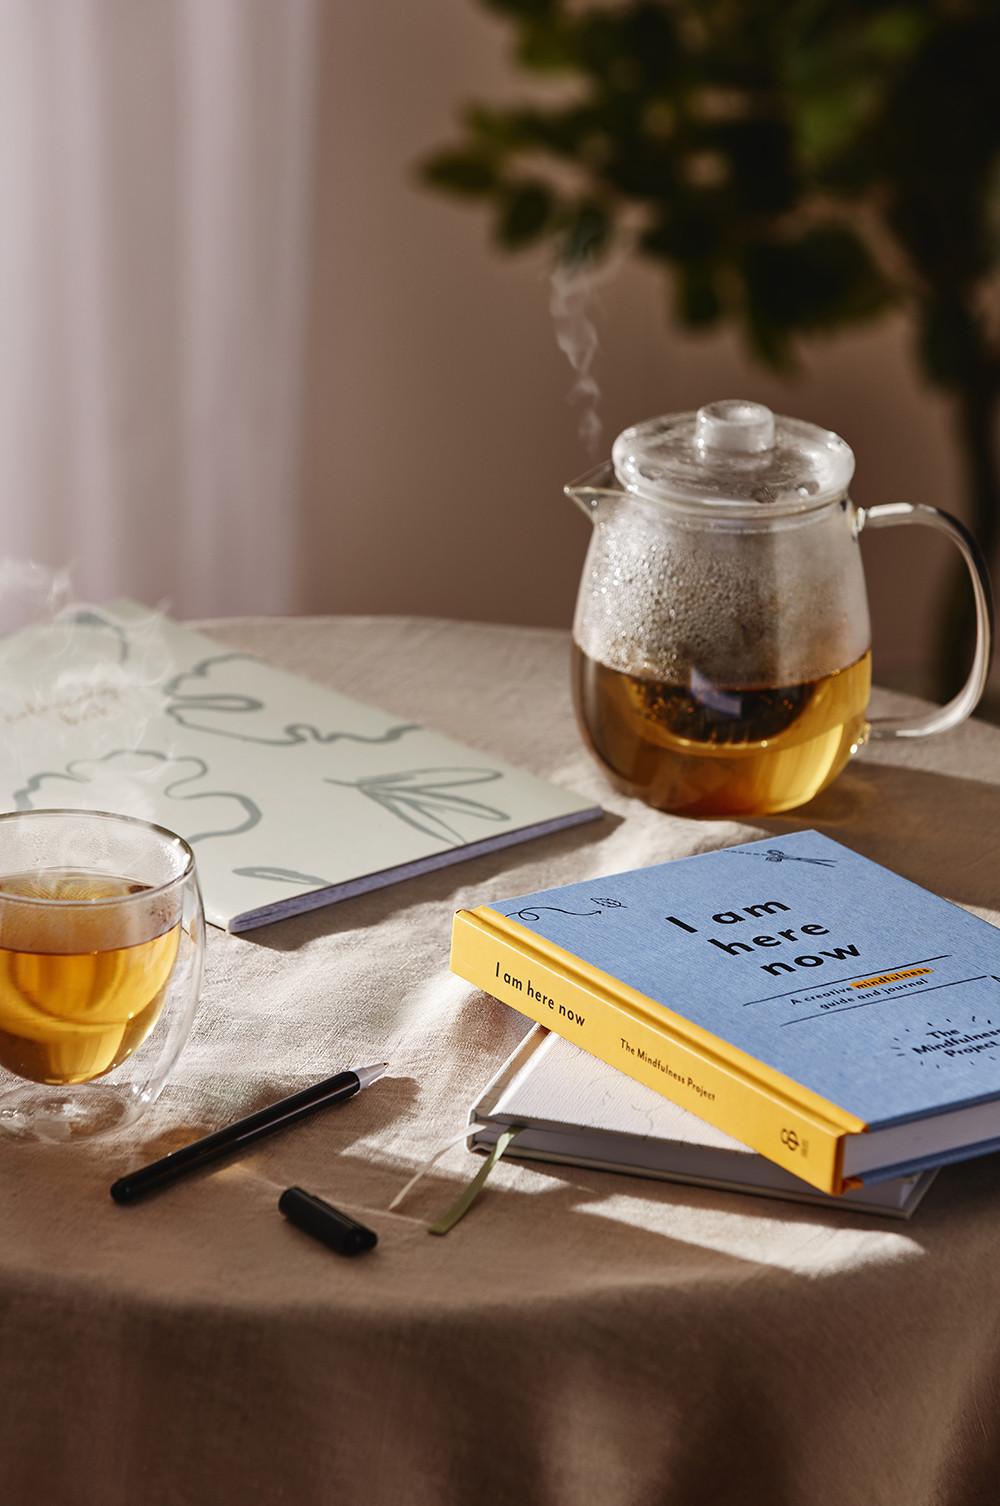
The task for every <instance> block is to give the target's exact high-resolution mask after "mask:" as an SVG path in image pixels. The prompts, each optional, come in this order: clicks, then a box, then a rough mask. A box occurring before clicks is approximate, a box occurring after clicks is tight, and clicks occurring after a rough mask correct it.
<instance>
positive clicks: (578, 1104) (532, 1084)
mask: <svg viewBox="0 0 1000 1506" xmlns="http://www.w3.org/2000/svg"><path fill="white" fill-rule="evenodd" d="M515 1125H516V1126H518V1128H519V1133H518V1136H517V1138H516V1139H515V1140H513V1141H512V1142H511V1144H510V1146H509V1148H508V1149H507V1151H506V1152H505V1158H511V1157H513V1158H515V1159H519V1160H526V1161H553V1162H557V1163H559V1164H562V1165H568V1166H591V1167H593V1168H595V1170H597V1171H614V1172H620V1173H622V1174H623V1175H626V1176H635V1177H654V1178H656V1179H657V1180H660V1181H666V1182H686V1183H690V1184H693V1185H695V1186H698V1187H717V1188H720V1189H721V1190H723V1191H727V1192H744V1193H750V1194H752V1195H754V1196H757V1197H776V1198H781V1199H782V1200H788V1201H790V1202H796V1203H815V1204H820V1205H826V1206H827V1207H834V1208H837V1209H842V1208H846V1209H849V1210H851V1211H853V1212H857V1213H878V1214H881V1215H883V1216H885V1217H889V1218H909V1217H910V1215H911V1214H912V1213H913V1212H914V1210H915V1209H916V1207H917V1205H918V1204H919V1203H920V1201H921V1200H922V1198H923V1196H924V1194H925V1193H926V1191H927V1189H928V1187H929V1186H930V1184H931V1182H932V1181H933V1180H934V1177H935V1176H936V1175H937V1173H936V1172H934V1171H922V1172H917V1173H915V1174H914V1175H912V1176H908V1177H887V1178H886V1179H885V1180H884V1181H881V1182H875V1183H873V1184H872V1185H871V1186H870V1187H859V1188H858V1189H857V1190H856V1191H854V1192H846V1193H844V1195H843V1196H842V1197H839V1198H833V1197H829V1196H828V1195H827V1194H826V1193H822V1192H817V1191H816V1189H815V1188H813V1187H810V1186H809V1185H808V1183H806V1182H803V1181H801V1180H800V1179H799V1178H798V1177H793V1176H792V1174H791V1172H789V1171H785V1170H784V1169H783V1168H782V1167H780V1166H775V1165H774V1163H773V1162H772V1161H769V1160H768V1159H767V1158H766V1157H765V1156H761V1155H758V1154H757V1152H756V1151H752V1150H751V1149H750V1148H749V1146H746V1145H741V1144H740V1142H739V1141H738V1140H734V1139H733V1138H732V1136H731V1135H724V1134H723V1133H722V1131H721V1130H717V1129H715V1127H714V1126H713V1125H711V1124H706V1123H705V1121H704V1119H699V1118H698V1117H697V1115H695V1114H689V1113H688V1112H687V1110H686V1109H681V1108H678V1107H677V1105H676V1104H675V1103H671V1102H670V1100H669V1098H664V1097H663V1095H662V1094H661V1093H654V1092H653V1090H652V1089H651V1088H645V1087H643V1085H642V1083H639V1082H633V1081H632V1079H631V1078H630V1077H626V1076H625V1074H624V1073H623V1072H616V1071H615V1069H614V1067H609V1066H607V1065H606V1064H605V1063H604V1062H602V1061H599V1060H598V1059H597V1057H594V1056H591V1055H589V1054H588V1053H587V1052H586V1051H581V1050H580V1048H579V1047H578V1046H573V1045H571V1044H570V1042H569V1041H567V1040H564V1039H563V1038H562V1036H559V1035H556V1034H554V1033H553V1032H552V1031H551V1030H546V1029H545V1027H544V1026H542V1025H536V1026H535V1027H534V1029H533V1030H529V1032H528V1034H527V1035H526V1036H525V1038H524V1040H523V1041H522V1042H521V1044H520V1045H519V1046H518V1048H517V1050H516V1051H514V1052H513V1054H512V1055H511V1056H510V1057H509V1058H508V1059H507V1061H506V1062H504V1064H503V1066H502V1067H501V1068H500V1071H499V1072H498V1073H497V1075H496V1076H495V1077H494V1078H493V1080H492V1082H490V1083H489V1085H488V1086H487V1087H486V1088H485V1089H484V1090H483V1092H482V1093H481V1094H480V1096H479V1098H478V1100H477V1101H476V1103H475V1104H474V1105H473V1107H472V1109H471V1110H470V1112H469V1137H468V1141H467V1144H468V1146H469V1149H470V1150H474V1151H480V1152H482V1153H484V1154H485V1153H486V1152H487V1151H488V1150H489V1149H490V1148H491V1147H492V1146H493V1145H495V1144H496V1141H497V1139H498V1137H499V1135H500V1134H501V1133H502V1132H503V1131H504V1130H505V1129H510V1128H511V1127H512V1126H515Z"/></svg>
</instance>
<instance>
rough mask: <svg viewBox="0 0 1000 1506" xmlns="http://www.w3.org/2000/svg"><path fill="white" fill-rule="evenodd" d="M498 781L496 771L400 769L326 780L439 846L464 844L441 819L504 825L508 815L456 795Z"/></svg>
mask: <svg viewBox="0 0 1000 1506" xmlns="http://www.w3.org/2000/svg"><path fill="white" fill-rule="evenodd" d="M500 778H502V775H501V774H500V772H499V770H497V769H457V768H439V769H401V770H399V771H398V772H397V773H393V774H372V775H368V776H367V777H364V778H361V779H327V780H325V783H326V784H337V785H341V786H343V787H344V788H347V789H354V790H357V791H358V793H359V794H361V795H364V796H365V797H366V798H367V799H369V800H374V801H375V803H376V804H377V805H380V806H381V807H382V808H383V810H386V811H388V812H389V814H390V815H393V816H395V817H396V818H397V819H398V820H400V821H405V823H406V824H407V826H412V827H415V828H416V830H417V831H422V832H423V833H424V834H425V835H426V836H429V837H434V838H436V839H437V840H438V841H441V842H459V843H462V842H465V841H466V837H465V836H464V835H463V833H462V832H461V831H459V830H457V829H456V827H455V826H452V825H449V823H448V821H446V820H445V815H446V814H447V815H449V816H469V817H472V818H473V819H476V820H480V821H508V820H509V819H510V816H509V814H508V813H507V812H506V811H502V810H500V809H499V807H498V806H495V805H487V804H486V803H485V802H484V801H482V800H474V799H472V798H471V797H470V796H468V795H460V794H457V793H456V791H457V790H459V789H461V788H463V787H464V786H466V785H474V784H490V783H492V782H493V781H494V780H496V779H500Z"/></svg>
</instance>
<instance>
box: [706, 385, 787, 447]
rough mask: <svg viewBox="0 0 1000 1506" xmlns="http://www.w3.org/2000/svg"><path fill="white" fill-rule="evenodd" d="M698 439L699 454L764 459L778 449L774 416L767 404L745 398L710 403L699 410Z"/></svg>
mask: <svg viewBox="0 0 1000 1506" xmlns="http://www.w3.org/2000/svg"><path fill="white" fill-rule="evenodd" d="M694 439H695V444H696V445H697V446H698V448H699V450H728V451H729V452H730V453H731V454H736V455H762V454H763V453H764V452H765V451H767V450H772V449H773V448H774V414H773V413H772V412H771V410H770V408H767V407H765V406H764V404H763V403H749V402H746V401H744V400H743V399H742V398H725V399H724V400H723V401H722V402H720V403H706V404H705V406H704V407H703V408H699V409H698V412H697V415H696V418H695V433H694Z"/></svg>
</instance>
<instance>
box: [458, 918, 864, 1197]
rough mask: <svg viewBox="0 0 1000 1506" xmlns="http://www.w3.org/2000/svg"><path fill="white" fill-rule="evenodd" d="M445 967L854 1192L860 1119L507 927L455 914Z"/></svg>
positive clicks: (821, 1181) (789, 1162)
mask: <svg viewBox="0 0 1000 1506" xmlns="http://www.w3.org/2000/svg"><path fill="white" fill-rule="evenodd" d="M451 968H452V971H453V972H455V973H457V974H458V975H459V977H461V978H464V979H465V980H466V982H468V983H472V984H473V985H474V986H475V987H477V988H481V989H482V990H483V991H484V992H485V993H489V994H492V995H493V996H494V998H497V999H500V1000H501V1001H502V1002H503V1003H504V1004H509V1005H511V1007H512V1008H514V1009H517V1010H519V1011H520V1013H521V1014H524V1015H527V1016H528V1018H529V1019H533V1020H538V1021H539V1022H540V1023H541V1024H543V1025H546V1026H547V1027H548V1028H549V1029H550V1030H554V1031H556V1032H557V1034H559V1035H563V1036H565V1037H566V1039H567V1040H570V1041H573V1042H574V1044H575V1045H578V1046H581V1047H582V1048H583V1049H584V1050H585V1051H589V1052H590V1053H591V1055H593V1056H598V1057H600V1058H601V1059H602V1060H603V1061H606V1062H608V1063H609V1064H610V1065H611V1066H613V1067H617V1068H619V1070H620V1071H623V1072H625V1073H627V1074H628V1076H630V1077H633V1078H635V1080H636V1081H637V1082H641V1083H643V1084H644V1085H645V1086H646V1087H649V1088H653V1089H655V1091H657V1092H659V1093H662V1094H663V1095H664V1096H665V1097H667V1098H670V1099H671V1100H672V1101H673V1102H674V1103H676V1104H679V1105H680V1107H681V1108H684V1109H689V1110H690V1111H691V1112H692V1113H694V1114H697V1115H698V1116H699V1118H702V1119H705V1120H707V1121H708V1122H709V1123H710V1124H714V1125H715V1126H716V1128H718V1129H720V1130H722V1131H723V1132H724V1133H726V1134H729V1135H732V1136H733V1137H734V1139H737V1140H741V1141H742V1142H743V1143H744V1145H749V1146H750V1147H751V1149H753V1150H756V1151H759V1152H760V1153H761V1155H764V1156H767V1158H768V1159H769V1160H771V1161H774V1162H775V1163H776V1164H777V1165H779V1166H783V1167H784V1168H785V1169H786V1170H787V1171H790V1172H791V1173H792V1174H793V1176H797V1177H800V1178H801V1179H802V1181H804V1182H808V1183H809V1184H810V1185H811V1186H813V1187H817V1188H819V1190H820V1191H821V1192H828V1193H835V1194H836V1193H841V1192H845V1191H847V1190H848V1189H849V1188H851V1187H857V1186H859V1185H860V1183H859V1181H858V1180H857V1179H856V1178H848V1179H845V1178H844V1176H843V1157H844V1137H845V1135H851V1134H860V1133H862V1132H864V1131H865V1130H866V1129H867V1128H868V1126H867V1125H866V1124H865V1122H864V1121H863V1120H862V1119H859V1118H858V1117H857V1116H856V1115H854V1114H851V1113H848V1112H847V1110H845V1109H842V1108H841V1107H840V1106H839V1105H838V1104H835V1103H831V1102H830V1101H829V1100H828V1099H826V1098H823V1097H821V1095H820V1094H818V1093H814V1092H813V1091H812V1090H811V1089H810V1088H806V1087H803V1085H802V1084H801V1083H798V1082H796V1081H795V1080H794V1079H793V1078H790V1077H786V1076H785V1075H784V1074H783V1073H781V1072H777V1071H776V1070H775V1069H774V1068H773V1067H769V1066H768V1065H767V1064H766V1063H764V1062H761V1061H759V1060H758V1059H757V1058H756V1057H754V1056H751V1055H749V1053H747V1052H745V1051H741V1050H740V1049H739V1048H738V1047H735V1046H732V1045H730V1044H729V1042H727V1041H725V1040H723V1039H721V1038H720V1037H719V1036H716V1035H713V1034H712V1033H711V1031H708V1030H705V1029H704V1028H703V1027H701V1026H700V1025H696V1024H695V1023H694V1022H693V1021H692V1020H688V1019H685V1017H684V1016H683V1015H680V1014H677V1013H676V1012H675V1011H673V1010H671V1009H668V1008H667V1007H666V1006H665V1005H662V1004H659V1003H657V1002H655V1001H654V1000H652V999H649V998H647V997H646V995H645V994H641V993H639V992H638V991H637V990H636V989H633V988H630V987H629V986H628V984H626V983H622V982H621V980H620V979H618V978H614V977H612V975H611V974H609V973H604V972H601V970H600V969H599V968H595V967H593V966H591V964H590V963H587V962H584V961H583V959H582V958H580V957H576V956H574V955H573V953H571V952H567V951H566V950H564V948H562V947H559V946H556V945H555V944H554V943H553V942H551V941H548V940H547V939H546V938H545V937H542V936H537V935H536V934H535V933H534V932H533V931H529V930H527V928H526V927H524V926H522V925H520V924H519V923H518V922H517V921H515V920H512V919H511V918H510V917H509V916H506V915H501V914H500V913H499V912H498V911H496V910H493V909H491V908H490V906H488V905H481V906H479V908H477V909H476V910H459V911H458V912H457V913H456V915H455V918H454V922H453V926H452V943H451Z"/></svg>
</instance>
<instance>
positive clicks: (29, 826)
mask: <svg viewBox="0 0 1000 1506" xmlns="http://www.w3.org/2000/svg"><path fill="white" fill-rule="evenodd" d="M204 945H205V921H204V914H203V911H202V903H201V894H200V891H199V888H198V880H197V876H196V874H195V864H194V854H193V853H192V851H191V848H190V847H189V846H188V844H187V843H186V842H185V841H183V840H182V838H180V837H178V836H175V835H174V833H173V832H170V831H167V830H166V829H165V828H163V827H160V826H153V825H150V824H148V823H146V822H145V821H137V820H135V819H133V818H131V817H127V816H114V815H107V814H104V813H102V812H97V811H72V810H40V811H20V812H14V813H12V814H9V815H3V816H0V1130H5V1131H7V1132H9V1133H12V1134H15V1135H20V1136H23V1137H27V1138H31V1139H39V1140H51V1141H66V1140H70V1139H73V1138H76V1137H79V1136H85V1135H93V1134H97V1133H100V1132H102V1131H105V1130H110V1129H114V1128H117V1127H120V1126H123V1125H127V1124H130V1123H132V1122H133V1121H134V1120H136V1119H138V1117H139V1116H140V1115H141V1114H142V1113H143V1112H144V1111H145V1110H146V1109H147V1108H148V1107H149V1105H150V1104H151V1103H153V1102H154V1101H155V1099H156V1098H157V1097H158V1096H159V1093H160V1091H161V1089H162V1087H163V1085H164V1083H165V1082H166V1080H167V1077H168V1075H169V1073H170V1071H171V1069H172V1067H173V1065H174V1063H175V1062H176V1060H177V1057H178V1055H179V1053H180V1051H181V1048H182V1047H183V1045H184V1042H185V1041H186V1040H187V1037H188V1034H189V1032H190V1029H191V1024H192V1021H193V1019H194V1011H195V1007H196V1005H197V1002H198V992H199V989H200V986H201V971H202V957H203V954H204Z"/></svg>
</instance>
